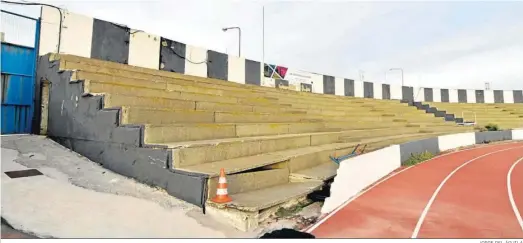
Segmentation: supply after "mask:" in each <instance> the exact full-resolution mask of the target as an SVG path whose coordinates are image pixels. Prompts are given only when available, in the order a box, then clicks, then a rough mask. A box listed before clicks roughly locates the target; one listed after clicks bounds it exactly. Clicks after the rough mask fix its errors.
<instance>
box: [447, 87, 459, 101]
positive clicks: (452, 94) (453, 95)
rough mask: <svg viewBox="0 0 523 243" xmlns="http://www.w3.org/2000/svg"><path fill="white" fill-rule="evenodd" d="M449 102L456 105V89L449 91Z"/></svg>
mask: <svg viewBox="0 0 523 243" xmlns="http://www.w3.org/2000/svg"><path fill="white" fill-rule="evenodd" d="M449 102H450V103H458V90H457V89H449Z"/></svg>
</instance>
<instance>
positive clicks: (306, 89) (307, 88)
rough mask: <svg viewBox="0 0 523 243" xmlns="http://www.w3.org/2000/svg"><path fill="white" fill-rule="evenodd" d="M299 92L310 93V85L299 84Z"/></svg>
mask: <svg viewBox="0 0 523 243" xmlns="http://www.w3.org/2000/svg"><path fill="white" fill-rule="evenodd" d="M300 90H301V92H309V93H311V92H312V84H306V83H300Z"/></svg>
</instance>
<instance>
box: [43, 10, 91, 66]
mask: <svg viewBox="0 0 523 243" xmlns="http://www.w3.org/2000/svg"><path fill="white" fill-rule="evenodd" d="M41 15H42V16H41V18H42V27H41V30H40V47H39V48H40V51H39V55H45V54H47V53H50V52H56V51H57V46H58V32H59V26H60V25H59V23H60V15H59V13H58V11H57V10H56V9H54V8H50V7H47V6H43V7H42V13H41ZM92 39H93V18H90V17H87V16H84V15H80V14H74V13H70V12H68V11H65V10H63V21H62V33H61V39H60V53H64V54H71V55H76V56H82V57H91V43H92Z"/></svg>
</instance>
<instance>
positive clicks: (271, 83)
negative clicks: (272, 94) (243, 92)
mask: <svg viewBox="0 0 523 243" xmlns="http://www.w3.org/2000/svg"><path fill="white" fill-rule="evenodd" d="M261 86H265V87H272V88H274V87H276V80H274V79H273V78H267V77H265V76H264V77H263V78H262V80H261Z"/></svg>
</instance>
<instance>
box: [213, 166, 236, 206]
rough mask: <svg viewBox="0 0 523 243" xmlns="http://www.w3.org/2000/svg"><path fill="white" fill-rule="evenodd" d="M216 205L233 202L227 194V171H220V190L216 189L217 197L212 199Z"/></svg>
mask: <svg viewBox="0 0 523 243" xmlns="http://www.w3.org/2000/svg"><path fill="white" fill-rule="evenodd" d="M211 201H213V202H215V203H228V202H230V201H232V199H231V198H230V197H229V193H228V192H227V179H226V178H225V170H224V169H223V168H222V169H221V170H220V178H219V179H218V188H217V189H216V196H215V197H214V198H213V199H211Z"/></svg>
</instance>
